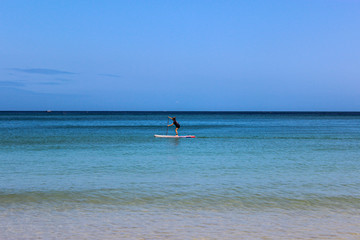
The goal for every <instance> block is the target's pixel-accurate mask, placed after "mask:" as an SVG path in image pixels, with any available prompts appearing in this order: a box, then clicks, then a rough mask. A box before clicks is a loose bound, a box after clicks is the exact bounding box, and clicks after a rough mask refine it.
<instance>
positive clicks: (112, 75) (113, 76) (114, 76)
mask: <svg viewBox="0 0 360 240" xmlns="http://www.w3.org/2000/svg"><path fill="white" fill-rule="evenodd" d="M98 75H99V76H103V77H112V78H121V77H122V76H120V75H116V74H107V73H103V74H98Z"/></svg>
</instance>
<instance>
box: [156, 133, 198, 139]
mask: <svg viewBox="0 0 360 240" xmlns="http://www.w3.org/2000/svg"><path fill="white" fill-rule="evenodd" d="M154 137H158V138H195V136H191V135H188V136H175V135H156V134H155V135H154Z"/></svg>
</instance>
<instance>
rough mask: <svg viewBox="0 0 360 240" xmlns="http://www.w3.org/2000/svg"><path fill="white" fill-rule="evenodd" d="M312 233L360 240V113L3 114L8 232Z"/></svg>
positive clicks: (18, 235) (1, 177) (0, 182)
mask: <svg viewBox="0 0 360 240" xmlns="http://www.w3.org/2000/svg"><path fill="white" fill-rule="evenodd" d="M168 116H176V118H177V121H178V122H179V123H180V125H181V128H180V129H179V134H180V135H195V136H196V138H194V139H191V138H185V139H163V138H154V134H162V135H165V134H169V135H170V134H171V135H174V134H175V131H174V127H173V126H172V127H169V128H168V129H167V126H166V125H167V124H168V118H167V117H168ZM170 121H171V120H170ZM310 238H314V239H360V113H356V112H355V113H350V112H0V239H310Z"/></svg>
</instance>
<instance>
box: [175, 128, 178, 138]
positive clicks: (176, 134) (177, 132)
mask: <svg viewBox="0 0 360 240" xmlns="http://www.w3.org/2000/svg"><path fill="white" fill-rule="evenodd" d="M177 130H178V128H175V132H176V136H177V135H178V131H177Z"/></svg>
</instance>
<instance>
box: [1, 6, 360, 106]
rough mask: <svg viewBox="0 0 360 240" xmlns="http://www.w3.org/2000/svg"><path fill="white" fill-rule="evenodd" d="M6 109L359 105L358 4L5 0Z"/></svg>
mask: <svg viewBox="0 0 360 240" xmlns="http://www.w3.org/2000/svg"><path fill="white" fill-rule="evenodd" d="M0 110H5V111H6V110H39V111H42V110H44V111H45V110H53V111H56V110H58V111H66V110H68V111H70V110H73V111H78V110H79V111H80V110H84V111H94V110H95V111H96V110H98V111H360V1H358V0H287V1H282V0H277V1H275V0H274V1H269V0H236V1H230V0H222V1H220V0H219V1H211V0H206V1H205V0H204V1H202V0H190V1H187V0H184V1H181V0H177V1H175V0H174V1H170V0H166V1H165V0H164V1H161V0H156V1H155V0H154V1H151V0H147V1H145V0H144V1H137V0H131V1H125V0H124V1H117V0H107V1H101V0H99V1H85V0H79V1H67V0H63V1H48V0H44V1H41V0H35V1H28V0H2V1H1V4H0Z"/></svg>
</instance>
